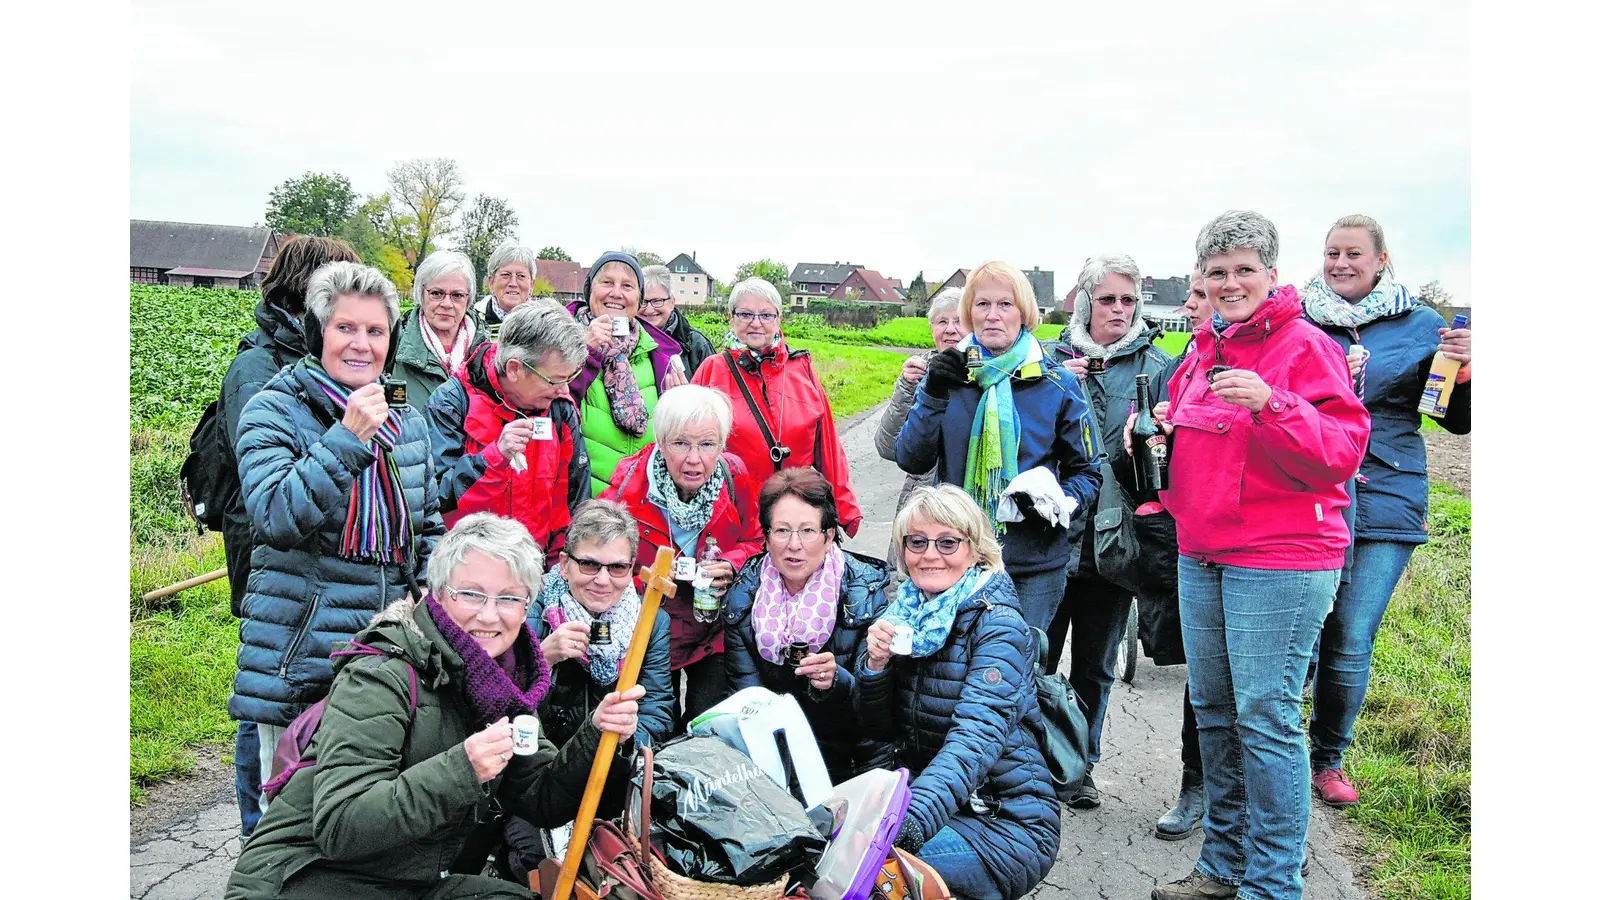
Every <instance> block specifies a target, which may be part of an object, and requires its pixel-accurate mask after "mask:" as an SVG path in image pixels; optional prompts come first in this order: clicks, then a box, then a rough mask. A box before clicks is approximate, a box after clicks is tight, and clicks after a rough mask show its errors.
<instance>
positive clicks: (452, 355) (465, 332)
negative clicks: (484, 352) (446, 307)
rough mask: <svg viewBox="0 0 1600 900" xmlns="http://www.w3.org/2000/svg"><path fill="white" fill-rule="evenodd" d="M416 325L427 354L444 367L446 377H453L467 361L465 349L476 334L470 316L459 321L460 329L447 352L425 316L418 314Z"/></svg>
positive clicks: (476, 327) (475, 328)
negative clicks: (419, 326) (420, 328)
mask: <svg viewBox="0 0 1600 900" xmlns="http://www.w3.org/2000/svg"><path fill="white" fill-rule="evenodd" d="M417 324H418V325H421V326H422V343H424V344H426V345H427V347H428V352H430V353H432V354H433V356H434V358H435V359H437V360H438V361H439V365H441V366H444V374H445V375H446V376H450V375H454V374H456V372H458V371H460V370H461V364H462V363H463V362H465V361H466V359H467V347H468V346H470V345H471V344H472V338H473V336H474V335H476V334H477V331H478V326H477V325H476V324H474V323H473V321H472V317H471V316H464V317H463V318H462V319H461V327H460V328H458V329H457V330H456V342H455V344H454V345H453V346H451V348H450V349H449V351H446V350H445V349H444V341H442V340H440V339H439V335H438V334H437V333H435V332H434V330H433V328H432V327H430V326H429V325H428V318H427V316H424V315H422V314H421V313H420V312H419V313H418V314H417Z"/></svg>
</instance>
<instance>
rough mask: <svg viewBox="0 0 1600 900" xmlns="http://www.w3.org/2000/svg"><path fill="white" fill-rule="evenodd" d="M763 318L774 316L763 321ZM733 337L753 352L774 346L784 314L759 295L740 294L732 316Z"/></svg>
mask: <svg viewBox="0 0 1600 900" xmlns="http://www.w3.org/2000/svg"><path fill="white" fill-rule="evenodd" d="M762 316H772V318H771V319H770V320H765V321H763V319H762ZM731 318H732V324H733V336H734V337H736V338H738V339H739V340H740V341H742V342H743V343H744V345H745V346H746V347H749V348H750V349H751V350H765V349H767V348H768V347H771V346H772V343H773V341H774V340H775V339H776V337H777V334H778V328H779V326H780V325H782V323H783V314H782V311H781V310H779V309H778V308H777V307H776V306H773V305H772V301H771V300H768V299H767V298H765V297H762V296H759V295H757V294H740V295H739V305H738V306H737V307H736V308H735V309H734V311H733V315H732V317H731Z"/></svg>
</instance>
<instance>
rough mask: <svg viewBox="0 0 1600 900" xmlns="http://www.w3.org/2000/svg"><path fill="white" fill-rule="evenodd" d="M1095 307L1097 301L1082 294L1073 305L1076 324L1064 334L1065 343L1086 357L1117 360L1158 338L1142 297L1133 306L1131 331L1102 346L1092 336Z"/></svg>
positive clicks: (1070, 323)
mask: <svg viewBox="0 0 1600 900" xmlns="http://www.w3.org/2000/svg"><path fill="white" fill-rule="evenodd" d="M1093 308H1094V298H1093V297H1090V296H1089V293H1088V292H1087V291H1082V290H1080V291H1078V299H1077V302H1076V303H1074V304H1072V321H1071V322H1068V323H1067V327H1066V328H1065V329H1063V330H1062V332H1061V340H1062V342H1063V343H1065V344H1067V345H1069V346H1070V347H1072V349H1074V350H1076V351H1078V352H1079V353H1081V354H1083V355H1084V356H1087V357H1090V358H1093V359H1098V358H1101V357H1104V358H1105V359H1115V358H1116V357H1118V356H1121V355H1123V354H1124V353H1132V352H1134V351H1135V350H1137V349H1138V348H1137V347H1136V346H1134V345H1135V344H1137V343H1139V342H1140V341H1141V340H1142V341H1143V343H1145V344H1148V343H1150V341H1151V340H1153V339H1154V338H1155V331H1154V329H1152V328H1150V326H1148V325H1146V324H1145V321H1144V297H1143V296H1142V295H1141V296H1140V297H1139V300H1138V302H1137V303H1135V304H1134V305H1133V320H1132V321H1131V322H1129V323H1128V330H1127V331H1126V332H1125V333H1124V334H1123V335H1122V337H1120V338H1118V339H1117V340H1116V341H1114V342H1112V343H1110V344H1100V343H1097V342H1096V341H1095V339H1094V338H1092V337H1090V336H1089V314H1090V312H1091V311H1092V310H1093Z"/></svg>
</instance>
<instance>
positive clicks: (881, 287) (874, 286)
mask: <svg viewBox="0 0 1600 900" xmlns="http://www.w3.org/2000/svg"><path fill="white" fill-rule="evenodd" d="M898 285H899V280H898V279H888V278H885V277H883V276H882V275H880V274H878V273H877V272H874V271H873V270H871V269H856V270H855V271H854V272H851V273H850V274H849V275H846V276H845V279H844V280H843V281H841V282H839V283H838V284H837V285H835V286H834V289H833V290H832V291H831V292H829V294H828V299H829V300H837V301H839V302H841V303H842V302H845V301H854V302H857V303H882V304H893V305H895V306H903V305H904V304H905V302H906V297H905V292H904V290H903V289H901V288H900V287H898Z"/></svg>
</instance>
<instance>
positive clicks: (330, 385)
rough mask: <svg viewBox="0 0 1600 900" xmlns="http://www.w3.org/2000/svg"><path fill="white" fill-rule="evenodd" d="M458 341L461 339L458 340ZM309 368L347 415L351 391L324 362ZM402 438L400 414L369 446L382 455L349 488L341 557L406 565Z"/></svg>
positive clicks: (406, 514) (407, 544)
mask: <svg viewBox="0 0 1600 900" xmlns="http://www.w3.org/2000/svg"><path fill="white" fill-rule="evenodd" d="M458 340H459V338H458ZM308 362H309V363H310V365H308V366H306V371H307V372H309V373H310V374H311V378H312V380H313V381H315V382H316V383H317V386H318V387H321V388H322V392H323V393H324V394H327V395H328V399H329V400H332V401H333V405H334V406H336V407H338V409H339V412H340V413H341V414H342V413H343V412H344V410H345V407H347V406H349V405H350V389H349V388H347V387H345V386H344V385H342V384H340V383H339V382H337V381H334V380H333V377H332V376H331V375H329V374H328V372H327V370H326V369H324V368H323V367H322V364H321V363H319V362H317V361H316V360H314V359H313V360H308ZM399 442H400V413H398V412H396V411H395V410H392V409H391V410H390V411H389V418H388V419H386V420H385V421H384V423H383V424H382V425H380V426H378V433H377V435H376V436H375V437H374V438H373V439H372V444H371V445H369V446H368V449H369V450H371V451H372V452H373V454H374V455H375V456H376V457H377V459H374V460H373V461H372V465H370V466H367V467H366V468H365V469H363V470H362V472H361V475H360V476H359V477H357V478H356V483H355V485H354V486H353V487H352V488H351V489H350V512H349V513H348V514H347V515H346V516H345V520H344V528H343V529H341V530H340V532H339V555H340V556H342V557H344V558H345V559H364V560H377V561H379V562H384V563H396V564H402V565H403V564H404V563H405V562H406V553H407V550H408V549H409V548H410V546H411V515H410V511H409V510H408V509H407V508H406V492H405V484H404V483H402V482H401V481H400V469H399V467H398V466H396V465H395V462H394V454H393V452H392V451H393V450H394V446H395V444H398V443H399Z"/></svg>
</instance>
